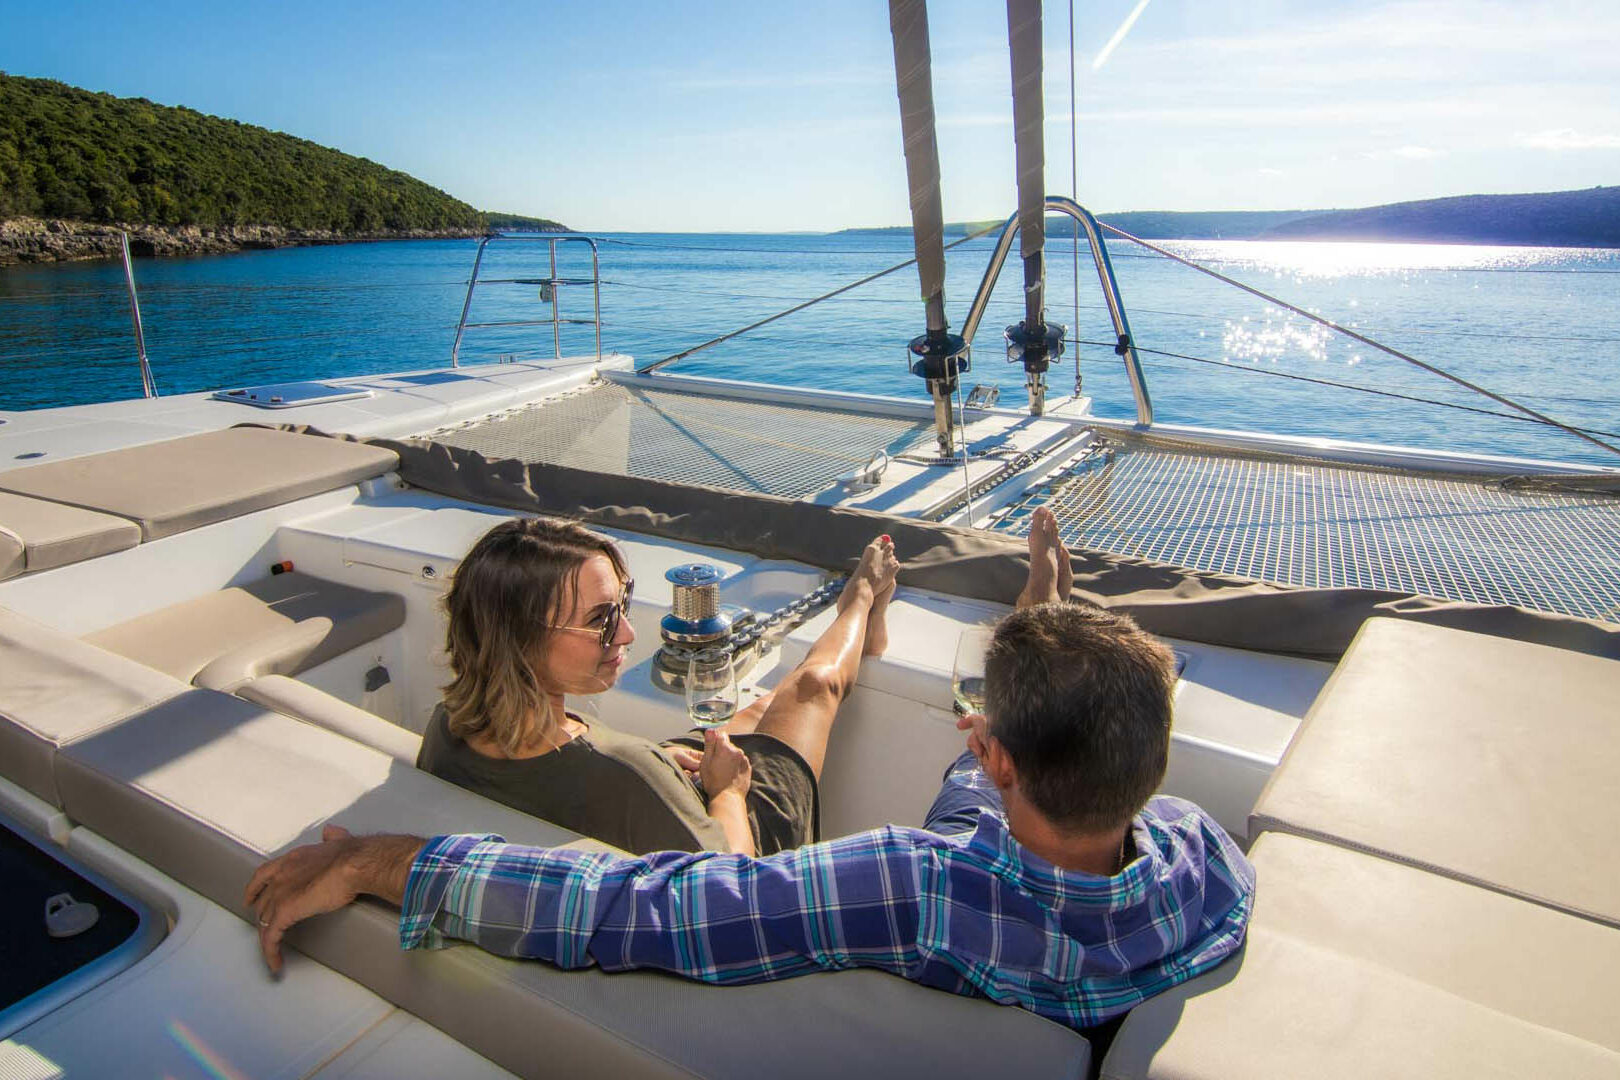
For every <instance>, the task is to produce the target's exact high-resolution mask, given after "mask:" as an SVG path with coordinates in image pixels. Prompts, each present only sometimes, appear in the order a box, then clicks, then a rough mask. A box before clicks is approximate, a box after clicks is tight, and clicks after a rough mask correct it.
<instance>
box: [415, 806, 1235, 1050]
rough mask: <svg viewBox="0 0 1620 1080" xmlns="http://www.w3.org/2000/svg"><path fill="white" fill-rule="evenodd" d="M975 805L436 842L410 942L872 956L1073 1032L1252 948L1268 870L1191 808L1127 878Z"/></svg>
mask: <svg viewBox="0 0 1620 1080" xmlns="http://www.w3.org/2000/svg"><path fill="white" fill-rule="evenodd" d="M992 794H993V793H992ZM974 814H975V815H976V826H975V827H974V828H973V829H972V831H971V832H964V833H959V834H957V835H942V834H941V833H937V832H932V831H928V830H922V829H911V828H901V827H898V826H887V827H885V828H881V829H874V830H872V831H870V832H864V833H859V834H857V835H854V836H849V837H845V838H843V839H839V840H832V841H828V842H825V843H819V844H811V845H808V846H806V847H802V848H799V849H797V850H794V851H785V852H782V853H780V854H777V855H772V856H770V857H769V858H765V859H751V858H748V857H746V856H741V855H729V854H718V853H714V852H707V853H700V854H695V855H694V854H682V853H675V852H662V853H657V854H652V855H647V856H643V857H637V858H632V857H624V856H615V855H611V854H606V853H602V852H586V851H577V850H568V849H559V848H535V847H524V846H519V845H515V844H506V843H503V842H501V841H500V838H498V837H494V836H441V837H436V838H435V839H433V840H432V841H430V842H429V843H428V845H427V847H426V848H424V849H423V851H422V853H421V854H420V855H418V856H417V858H416V861H415V863H414V864H413V865H412V867H411V872H410V878H409V881H408V883H407V885H406V890H405V902H404V908H403V911H402V912H401V915H400V923H399V931H400V942H401V944H402V945H403V946H404V947H405V948H407V949H409V948H414V947H416V946H418V945H423V944H428V945H437V944H441V943H442V942H441V939H440V935H441V933H442V934H443V935H448V936H450V937H456V938H463V939H465V940H468V941H471V942H474V943H476V944H477V945H479V946H480V947H482V948H484V949H487V950H489V951H491V952H495V953H500V954H503V955H507V956H521V957H533V958H537V959H541V960H546V961H549V962H551V963H553V964H556V965H559V966H561V967H564V968H581V967H588V966H590V965H592V964H596V965H599V966H600V967H601V968H603V969H604V970H606V971H624V970H628V969H632V968H656V969H658V970H662V971H672V972H678V973H679V974H682V975H685V976H688V977H690V978H693V979H701V980H702V981H704V982H709V983H719V984H734V983H751V982H760V981H763V980H768V979H785V978H791V977H792V976H794V975H803V974H806V973H808V972H812V971H821V970H828V969H839V968H849V967H874V968H880V969H882V970H884V971H889V972H893V973H894V974H896V975H901V976H904V977H905V978H907V979H911V980H913V981H915V982H919V983H922V984H923V985H925V986H933V987H938V988H939V989H942V990H950V991H952V992H954V993H958V994H967V995H974V994H978V995H983V996H984V997H988V998H990V999H992V1000H994V1001H998V1002H1001V1003H1003V1004H1008V1005H1021V1006H1023V1007H1024V1008H1026V1009H1029V1010H1031V1011H1033V1012H1036V1013H1039V1014H1040V1015H1042V1016H1045V1017H1049V1018H1050V1019H1053V1020H1056V1021H1059V1022H1060V1023H1063V1024H1067V1025H1069V1026H1070V1027H1074V1028H1085V1027H1090V1026H1091V1025H1093V1024H1097V1023H1100V1022H1102V1021H1104V1020H1107V1019H1109V1018H1111V1017H1113V1016H1117V1015H1119V1014H1120V1013H1123V1012H1125V1011H1126V1010H1127V1009H1130V1008H1131V1007H1132V1006H1133V1005H1135V1004H1137V1003H1138V1002H1140V1001H1142V1000H1144V999H1145V998H1148V997H1150V996H1152V995H1153V994H1156V993H1158V992H1159V991H1161V990H1164V989H1166V988H1167V987H1170V986H1173V985H1175V984H1176V983H1179V982H1182V981H1184V980H1186V979H1190V978H1192V977H1193V976H1195V975H1197V974H1199V973H1200V972H1203V971H1206V970H1208V969H1209V968H1211V967H1213V966H1214V965H1215V964H1217V963H1219V962H1220V961H1221V960H1222V959H1223V958H1225V957H1226V956H1227V955H1228V954H1230V953H1231V952H1232V951H1233V950H1235V949H1236V948H1237V947H1238V946H1239V945H1240V944H1242V942H1243V936H1244V932H1245V929H1246V928H1247V924H1248V917H1249V907H1250V903H1251V901H1252V899H1253V895H1254V869H1253V868H1252V867H1251V866H1250V865H1249V862H1248V860H1247V859H1245V858H1244V857H1243V854H1242V852H1240V851H1239V850H1238V848H1237V846H1236V845H1235V844H1234V843H1233V842H1232V840H1231V839H1230V838H1229V837H1228V836H1227V835H1226V833H1225V832H1224V831H1222V829H1221V827H1220V826H1219V825H1217V824H1216V823H1215V822H1214V821H1212V820H1211V819H1210V818H1209V816H1208V815H1206V814H1205V813H1204V812H1203V811H1202V810H1200V809H1199V808H1198V807H1196V806H1194V805H1193V804H1191V803H1188V802H1185V801H1183V800H1180V799H1174V798H1168V797H1158V798H1155V799H1153V800H1152V801H1151V802H1149V803H1148V805H1147V807H1146V808H1144V809H1143V811H1142V812H1141V813H1140V814H1138V815H1137V816H1136V820H1135V822H1134V825H1133V827H1132V830H1131V839H1132V841H1133V843H1134V845H1135V855H1134V857H1133V858H1132V859H1131V861H1130V863H1129V864H1128V865H1127V866H1126V867H1125V868H1124V869H1123V870H1122V871H1120V872H1119V873H1118V874H1115V875H1114V876H1113V877H1099V876H1097V875H1094V874H1087V873H1082V872H1079V871H1071V870H1062V869H1059V868H1057V867H1054V866H1053V865H1052V864H1050V863H1048V862H1046V861H1045V860H1044V859H1041V858H1039V857H1038V856H1036V855H1034V854H1033V853H1031V852H1029V851H1027V850H1025V849H1024V848H1023V847H1022V846H1021V845H1020V844H1019V843H1018V842H1017V841H1016V840H1014V839H1013V837H1012V835H1011V834H1010V833H1009V832H1008V830H1007V823H1006V820H1005V818H1003V817H1002V816H1001V815H1000V814H999V813H997V812H996V810H995V809H994V808H992V807H991V806H988V805H987V806H985V807H984V808H982V809H979V810H976V811H974ZM955 816H956V817H957V818H958V820H960V819H961V818H962V815H961V814H960V813H958V814H956V815H955Z"/></svg>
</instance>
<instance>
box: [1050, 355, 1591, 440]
mask: <svg viewBox="0 0 1620 1080" xmlns="http://www.w3.org/2000/svg"><path fill="white" fill-rule="evenodd" d="M1068 341H1069V342H1070V343H1071V344H1073V345H1090V346H1096V347H1097V348H1102V349H1108V350H1109V351H1110V352H1112V351H1113V350H1114V348H1116V345H1115V343H1114V342H1112V341H1085V340H1081V339H1076V338H1069V339H1068ZM1136 351H1137V352H1139V353H1143V354H1145V355H1148V356H1166V357H1169V358H1171V359H1173V360H1191V361H1192V362H1193V363H1195V364H1209V365H1212V366H1214V367H1222V368H1230V369H1231V370H1233V371H1241V372H1245V373H1246V374H1249V375H1270V376H1272V377H1274V378H1278V379H1293V380H1294V381H1296V382H1308V383H1315V384H1317V385H1318V386H1332V387H1337V388H1338V389H1340V390H1356V391H1359V392H1360V393H1363V394H1377V395H1378V396H1379V397H1387V398H1398V399H1399V400H1401V401H1415V402H1418V403H1420V404H1423V405H1439V406H1441V407H1442V408H1446V409H1460V410H1462V411H1463V412H1471V413H1478V414H1479V415H1481V416H1496V417H1500V418H1501V419H1503V420H1517V421H1519V422H1521V423H1525V424H1540V423H1543V421H1540V420H1537V419H1535V418H1534V417H1530V416H1521V415H1520V414H1518V413H1506V412H1498V411H1497V410H1495V409H1482V408H1480V407H1478V406H1477V405H1460V404H1457V403H1456V402H1452V401H1441V400H1439V399H1438V398H1426V397H1418V396H1416V395H1413V394H1401V393H1397V392H1395V391H1393V390H1380V389H1378V388H1377V387H1373V386H1360V385H1358V384H1356V383H1347V382H1338V381H1336V380H1334V379H1322V378H1317V377H1316V376H1313V375H1298V374H1295V373H1294V372H1291V371H1272V370H1270V369H1268V368H1257V367H1249V366H1248V365H1246V364H1234V363H1231V362H1230V361H1227V360H1211V359H1210V358H1209V357H1207V356H1189V355H1187V354H1186V353H1177V352H1167V351H1165V350H1164V349H1148V348H1144V347H1143V346H1141V345H1138V346H1137V347H1136ZM1572 427H1573V425H1572ZM1573 430H1575V431H1584V432H1588V433H1590V434H1593V435H1607V436H1609V437H1610V438H1615V439H1620V431H1604V430H1603V429H1602V428H1586V427H1573Z"/></svg>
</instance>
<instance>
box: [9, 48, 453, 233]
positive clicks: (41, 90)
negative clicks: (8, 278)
mask: <svg viewBox="0 0 1620 1080" xmlns="http://www.w3.org/2000/svg"><path fill="white" fill-rule="evenodd" d="M17 217H39V218H65V219H70V220H77V221H91V222H128V223H145V224H151V225H167V226H177V225H178V226H184V225H198V226H205V227H207V226H233V225H278V226H282V227H284V228H287V229H311V230H330V231H333V232H338V233H370V234H376V233H380V232H385V231H391V230H407V229H458V228H465V229H478V228H482V227H483V226H484V218H483V215H482V214H480V213H479V212H478V211H477V210H475V209H474V208H473V207H471V206H468V205H467V204H466V203H464V202H461V201H460V200H458V199H453V198H451V197H450V196H449V195H446V194H445V193H444V192H442V191H440V190H438V189H437V188H434V187H430V186H428V185H427V184H424V183H422V182H421V181H420V180H417V179H414V178H413V177H410V176H407V175H406V174H405V173H402V172H398V171H396V170H394V169H389V168H385V167H384V166H382V165H378V164H377V163H376V162H374V161H367V160H366V159H365V158H358V157H353V156H351V155H349V154H343V153H339V152H338V151H336V150H331V149H328V148H326V147H324V146H317V145H316V144H315V143H312V142H309V141H307V140H305V139H296V138H293V137H292V136H290V135H283V134H280V133H279V132H274V131H269V130H266V129H265V128H260V127H253V126H252V125H249V124H242V123H238V122H237V121H235V120H222V119H219V118H217V117H212V116H205V115H203V114H202V113H199V112H195V111H193V110H191V109H183V108H171V107H169V106H165V105H154V104H153V103H152V102H150V101H147V100H145V99H144V98H118V97H113V96H112V95H110V94H96V93H91V92H89V91H86V90H80V89H77V88H75V87H72V86H67V85H65V84H63V83H59V82H54V81H51V80H47V79H25V78H20V77H17V76H13V75H7V74H5V73H3V72H0V221H4V220H6V219H9V218H17Z"/></svg>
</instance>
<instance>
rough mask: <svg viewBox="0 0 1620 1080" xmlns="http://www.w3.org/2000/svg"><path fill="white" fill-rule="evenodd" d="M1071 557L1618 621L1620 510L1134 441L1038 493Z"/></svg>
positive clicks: (1578, 499)
mask: <svg viewBox="0 0 1620 1080" xmlns="http://www.w3.org/2000/svg"><path fill="white" fill-rule="evenodd" d="M1042 505H1047V506H1050V507H1052V509H1053V511H1054V512H1055V513H1056V514H1057V518H1058V522H1059V527H1060V529H1061V531H1062V535H1063V539H1064V542H1065V543H1067V544H1069V545H1070V546H1073V547H1089V548H1095V549H1100V550H1103V551H1111V552H1116V553H1119V554H1123V555H1137V556H1141V557H1142V558H1146V559H1153V560H1156V561H1160V562H1167V563H1173V564H1176V565H1178V566H1185V567H1190V568H1193V569H1197V570H1206V571H1212V572H1218V573H1224V574H1234V575H1238V576H1240V577H1249V578H1256V579H1259V580H1262V581H1271V582H1277V583H1280V584H1287V585H1301V586H1306V587H1313V588H1367V589H1387V590H1393V591H1397V592H1415V593H1422V594H1424V595H1428V596H1436V597H1441V598H1444V599H1451V600H1464V601H1469V602H1471V603H1478V604H1513V605H1517V606H1520V607H1526V608H1532V609H1535V610H1538V611H1550V612H1556V613H1559V614H1564V615H1576V616H1581V617H1584V618H1590V619H1602V620H1606V621H1609V622H1620V497H1616V496H1615V495H1612V494H1604V493H1601V492H1595V491H1594V492H1581V491H1570V492H1561V491H1512V490H1508V489H1506V488H1504V487H1503V486H1502V485H1500V484H1493V483H1490V482H1487V481H1482V480H1478V479H1465V478H1461V477H1440V476H1425V475H1416V474H1411V473H1402V472H1396V471H1391V470H1383V469H1371V468H1357V467H1352V466H1346V465H1335V464H1328V463H1325V462H1313V461H1307V460H1301V459H1286V458H1276V457H1265V456H1260V455H1241V454H1218V453H1211V452H1208V451H1204V450H1191V449H1185V448H1180V447H1176V446H1161V445H1152V444H1148V443H1143V442H1139V441H1137V440H1129V441H1119V440H1112V439H1111V440H1110V445H1109V446H1108V447H1107V448H1106V449H1104V450H1103V451H1101V452H1099V453H1095V454H1092V455H1089V456H1088V457H1086V458H1085V459H1083V460H1082V461H1081V462H1079V463H1078V464H1077V465H1076V466H1075V467H1073V468H1071V469H1070V470H1068V471H1067V472H1065V473H1064V474H1062V475H1060V476H1058V477H1055V478H1054V479H1053V480H1052V481H1050V482H1049V483H1046V484H1043V485H1040V486H1038V487H1036V488H1034V489H1032V490H1031V491H1030V492H1028V493H1026V495H1025V496H1024V497H1023V498H1022V499H1021V500H1019V501H1018V502H1016V503H1014V504H1013V505H1012V507H1011V508H1010V509H1009V510H1008V511H1007V512H1006V513H1005V514H1004V515H1003V516H1001V517H1000V518H999V519H998V520H997V521H996V523H995V525H994V526H993V527H994V528H996V529H998V530H1000V531H1003V532H1009V533H1014V534H1017V535H1025V534H1027V533H1028V531H1029V515H1030V513H1031V512H1032V511H1033V510H1034V509H1035V508H1036V507H1037V506H1042Z"/></svg>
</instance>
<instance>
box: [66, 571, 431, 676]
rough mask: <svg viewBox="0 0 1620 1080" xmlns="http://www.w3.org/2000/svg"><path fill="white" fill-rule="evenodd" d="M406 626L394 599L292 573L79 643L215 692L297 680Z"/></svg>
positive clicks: (186, 604)
mask: <svg viewBox="0 0 1620 1080" xmlns="http://www.w3.org/2000/svg"><path fill="white" fill-rule="evenodd" d="M404 622H405V601H404V599H403V598H402V597H400V596H398V595H396V594H394V593H384V592H373V591H371V590H369V589H357V588H355V587H354V586H352V585H344V584H341V583H339V582H336V581H327V580H324V579H322V578H317V577H311V576H310V575H308V574H301V573H298V572H296V571H293V572H289V573H285V574H276V575H273V576H271V577H267V578H265V579H264V580H262V581H255V582H251V583H249V584H247V585H241V586H237V587H234V588H229V589H221V590H220V591H218V592H213V593H208V594H206V595H204V596H199V597H196V598H195V599H192V600H185V601H182V602H180V603H178V604H171V605H170V606H169V607H166V608H161V609H159V610H158V611H153V612H148V613H147V614H145V615H140V616H137V617H136V618H133V619H130V620H129V621H128V622H123V623H119V624H118V625H116V626H110V627H107V628H106V629H104V630H98V631H96V632H95V633H93V634H87V635H85V640H86V641H88V642H90V643H91V644H93V645H97V646H99V647H101V648H103V649H108V650H110V651H112V652H115V653H118V654H119V655H121V656H127V657H129V658H130V659H132V660H137V661H139V662H140V663H143V664H146V665H148V666H149V667H154V668H156V669H158V670H159V671H162V672H165V673H167V674H169V675H172V676H174V677H175V678H177V679H184V680H185V681H187V682H195V683H196V684H197V685H198V686H206V687H209V688H211V689H216V690H229V689H231V688H232V687H235V686H237V685H239V684H241V683H243V682H245V681H246V680H248V679H252V678H256V677H258V676H260V675H269V674H277V675H296V674H298V673H299V672H301V671H307V670H309V669H310V668H312V667H314V666H315V665H317V664H321V663H324V662H326V661H327V660H330V659H332V658H333V657H335V656H339V655H341V654H343V653H346V652H348V651H349V650H350V649H353V648H357V647H359V646H361V645H364V644H365V643H366V642H368V641H374V640H376V639H377V638H380V637H382V636H383V635H384V634H386V633H388V632H389V631H391V630H394V629H396V628H398V627H399V626H401V625H403V624H404Z"/></svg>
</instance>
